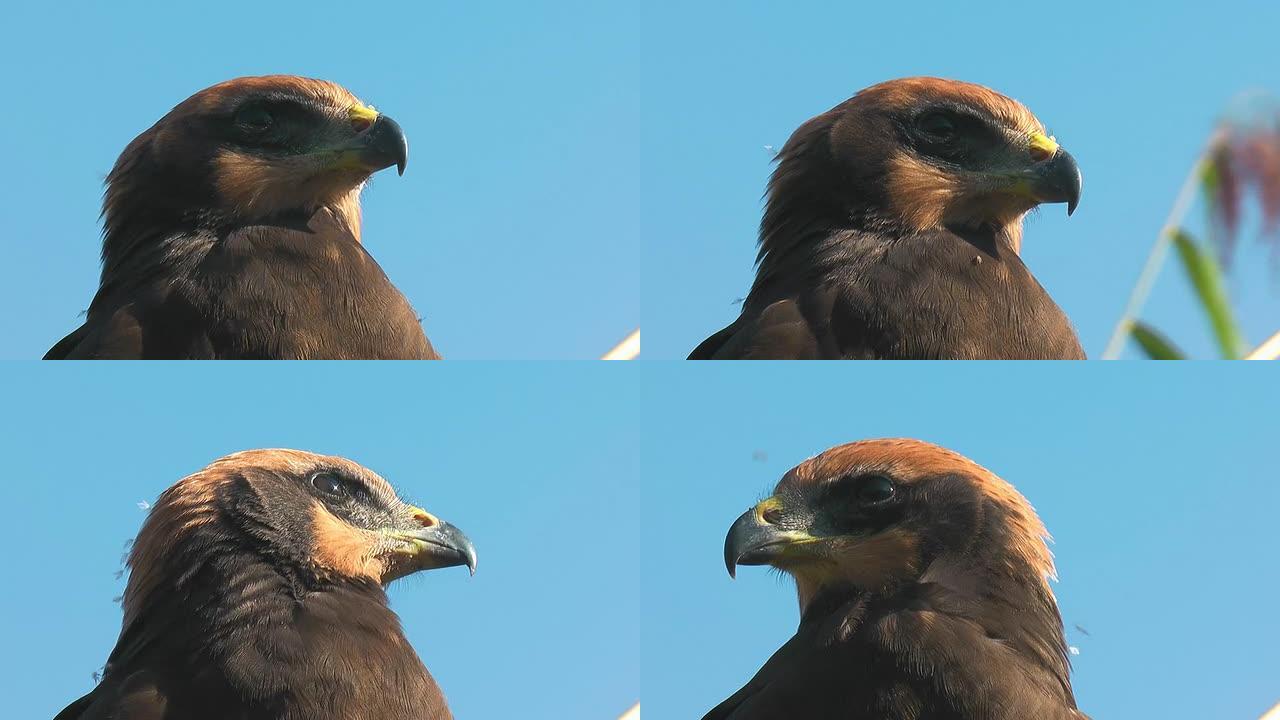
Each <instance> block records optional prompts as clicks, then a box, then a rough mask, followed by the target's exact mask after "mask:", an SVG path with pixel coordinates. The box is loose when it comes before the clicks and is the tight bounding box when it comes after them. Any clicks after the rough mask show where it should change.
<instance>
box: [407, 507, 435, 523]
mask: <svg viewBox="0 0 1280 720" xmlns="http://www.w3.org/2000/svg"><path fill="white" fill-rule="evenodd" d="M413 519H414V520H417V521H418V522H419V523H421V524H422V527H424V528H429V527H435V526H436V525H438V524H439V523H440V521H439V520H437V519H436V516H435V515H432V514H431V513H429V512H427V511H426V510H419V509H416V508H415V509H414V511H413Z"/></svg>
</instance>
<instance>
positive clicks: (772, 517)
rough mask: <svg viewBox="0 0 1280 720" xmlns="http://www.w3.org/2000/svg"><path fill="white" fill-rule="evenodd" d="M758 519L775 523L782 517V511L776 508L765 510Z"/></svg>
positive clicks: (771, 523)
mask: <svg viewBox="0 0 1280 720" xmlns="http://www.w3.org/2000/svg"><path fill="white" fill-rule="evenodd" d="M760 519H761V520H764V521H765V522H767V523H769V524H770V525H777V524H778V521H779V520H781V519H782V511H781V510H778V509H777V508H772V509H769V510H765V511H764V513H762V514H761V515H760Z"/></svg>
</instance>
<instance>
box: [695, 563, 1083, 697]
mask: <svg viewBox="0 0 1280 720" xmlns="http://www.w3.org/2000/svg"><path fill="white" fill-rule="evenodd" d="M971 607H973V605H972V603H970V602H969V601H967V600H965V599H963V598H958V597H956V596H954V595H953V594H951V593H949V592H947V591H946V590H945V589H942V588H937V587H927V588H923V589H921V591H920V592H917V593H913V594H910V595H906V596H903V597H899V598H894V599H892V600H890V601H870V602H868V601H866V600H865V599H860V600H853V601H848V602H844V603H842V604H840V605H838V606H837V607H835V608H834V609H833V610H831V611H829V612H826V613H819V614H817V617H813V618H811V617H808V616H806V619H805V620H804V621H803V622H802V623H801V625H800V627H799V629H798V630H797V631H796V634H795V635H794V636H792V638H791V639H790V640H788V641H787V643H786V644H784V645H783V646H782V647H781V648H779V649H778V651H777V652H775V653H774V654H773V656H772V657H770V658H769V660H768V661H767V662H766V663H765V665H764V666H763V667H762V668H761V669H760V671H759V672H758V673H757V674H756V675H755V677H753V678H752V679H751V681H750V682H749V683H747V685H746V686H744V687H743V688H742V689H741V690H739V691H738V692H736V693H734V694H733V695H732V696H730V697H729V698H728V699H727V700H725V701H724V702H723V703H721V704H720V705H719V706H717V707H716V708H715V709H713V710H712V711H711V712H710V713H708V714H707V715H706V716H705V718H704V720H765V719H766V718H776V717H792V718H796V719H797V720H805V719H807V718H827V717H842V718H867V719H870V718H877V719H880V718H910V717H930V718H954V719H955V720H1014V719H1015V718H1025V717H1038V718H1044V719H1045V720H1081V719H1082V718H1083V716H1082V715H1080V714H1079V712H1078V711H1077V710H1076V709H1075V707H1074V700H1072V699H1071V698H1070V697H1069V696H1068V697H1064V696H1063V695H1062V694H1061V693H1059V692H1058V691H1057V686H1056V684H1055V683H1054V681H1053V680H1052V679H1051V678H1046V677H1044V676H1043V673H1040V672H1038V670H1037V669H1035V668H1030V667H1028V666H1027V664H1026V659H1025V658H1023V657H1021V656H1020V655H1019V654H1018V652H1017V651H1016V649H1015V647H1014V646H1013V644H1011V643H1008V642H1006V641H1005V640H1004V639H1002V638H1000V637H997V636H993V635H992V634H991V633H990V632H988V630H987V629H986V628H984V626H983V624H982V623H981V622H979V621H978V620H977V619H976V618H974V617H973V616H971V615H970V614H969V608H971ZM997 676H998V677H1000V678H1002V680H1001V682H1000V683H998V684H992V683H990V682H989V679H990V678H991V677H997Z"/></svg>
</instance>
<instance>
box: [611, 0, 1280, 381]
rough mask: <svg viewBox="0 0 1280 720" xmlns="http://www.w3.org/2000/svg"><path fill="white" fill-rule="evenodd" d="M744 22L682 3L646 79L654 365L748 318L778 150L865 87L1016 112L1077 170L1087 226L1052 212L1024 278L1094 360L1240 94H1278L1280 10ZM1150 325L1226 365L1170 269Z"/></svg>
mask: <svg viewBox="0 0 1280 720" xmlns="http://www.w3.org/2000/svg"><path fill="white" fill-rule="evenodd" d="M732 8H733V9H732V10H730V9H729V8H728V6H726V5H724V4H721V3H692V4H683V3H682V4H681V5H680V10H678V11H670V12H668V13H667V14H666V16H665V17H664V18H663V19H662V21H661V22H659V23H657V24H656V25H655V27H654V28H652V32H653V33H654V37H653V38H652V43H651V47H650V48H649V49H648V50H646V51H645V52H644V54H643V59H642V60H637V62H642V63H643V65H644V74H643V78H642V82H643V86H644V92H643V97H644V98H645V103H644V113H643V116H642V118H641V125H642V126H643V128H644V131H645V133H646V136H647V137H649V141H648V143H647V145H648V147H647V149H646V151H645V152H644V153H643V154H642V162H643V167H642V170H641V171H640V173H639V175H640V177H642V178H644V181H645V186H646V188H647V189H648V197H649V198H650V201H649V203H648V205H647V207H646V212H645V213H644V214H643V215H642V216H641V224H642V227H643V228H644V230H643V233H642V234H643V236H644V237H645V238H646V239H648V240H649V242H650V246H649V247H650V250H649V252H648V253H647V254H646V256H645V261H644V273H643V278H644V280H643V282H644V285H643V287H644V288H645V297H644V303H645V307H644V328H645V338H644V339H645V356H646V357H648V358H651V359H652V358H672V357H684V356H685V355H687V354H688V352H689V351H690V350H691V349H693V347H694V346H695V345H696V344H697V343H698V342H700V341H701V340H702V339H703V338H705V337H706V336H707V335H709V334H711V333H712V332H714V331H715V330H718V329H720V328H721V327H723V326H724V325H726V324H728V323H729V322H730V321H731V320H732V319H733V318H734V317H736V316H737V314H738V306H737V305H736V304H735V302H734V301H735V300H736V299H738V298H741V297H743V296H744V295H745V294H746V292H747V290H748V288H749V286H750V283H751V278H752V277H753V276H754V271H753V267H752V263H753V261H754V259H755V239H756V228H757V225H758V223H759V219H760V211H761V208H762V204H761V196H762V194H763V192H764V188H765V182H766V180H767V178H768V175H769V172H770V171H771V169H772V167H773V166H772V163H771V160H772V154H771V153H770V152H768V151H766V149H765V146H773V147H775V148H777V147H781V146H782V145H783V143H785V142H786V140H787V137H788V136H789V135H790V134H791V132H792V131H793V130H794V129H795V128H796V127H797V126H799V125H800V124H801V123H802V122H804V121H805V120H806V119H808V118H810V117H812V116H814V115H817V114H818V113H821V112H823V111H825V110H827V109H829V108H830V107H832V106H834V105H836V104H837V103H839V102H841V101H842V100H844V99H846V98H848V97H849V96H851V95H852V94H854V93H855V92H856V91H857V90H859V89H861V88H863V87H866V86H868V85H871V84H873V83H876V82H879V81H882V80H887V79H890V78H895V77H902V76H909V75H940V76H944V77H952V78H958V79H963V80H969V81H973V82H978V83H983V84H986V85H989V86H991V87H994V88H996V89H997V90H999V91H1001V92H1004V93H1006V94H1008V95H1011V96H1012V97H1015V98H1017V99H1019V100H1021V101H1023V102H1024V103H1026V104H1027V105H1028V106H1029V107H1030V108H1031V109H1032V111H1034V112H1035V113H1036V114H1037V115H1038V116H1039V117H1040V118H1041V119H1042V120H1043V121H1044V122H1045V123H1046V124H1047V125H1048V126H1049V128H1050V130H1051V131H1052V132H1054V133H1055V134H1056V135H1057V137H1058V139H1059V140H1060V141H1061V142H1062V144H1063V145H1064V146H1065V147H1066V148H1068V149H1069V150H1070V151H1071V152H1072V153H1073V154H1074V155H1075V156H1076V158H1077V159H1078V160H1079V163H1080V166H1081V168H1082V169H1083V173H1084V196H1083V199H1082V201H1081V203H1080V207H1079V209H1078V210H1077V212H1076V214H1075V215H1074V216H1073V217H1071V218H1070V219H1068V218H1067V216H1066V212H1065V209H1064V207H1063V206H1061V205H1058V206H1049V207H1047V208H1045V209H1044V210H1043V211H1041V212H1040V213H1039V214H1038V215H1036V216H1033V217H1032V218H1030V220H1029V222H1028V224H1027V229H1026V242H1025V245H1024V258H1025V260H1026V262H1027V264H1028V265H1029V266H1030V268H1031V269H1032V271H1033V272H1035V274H1036V275H1037V277H1039V279H1040V280H1041V282H1042V283H1043V284H1044V285H1045V287H1046V288H1047V289H1048V290H1049V292H1050V293H1051V294H1052V295H1053V297H1054V298H1055V299H1056V300H1057V301H1058V303H1059V304H1060V305H1061V306H1062V307H1063V309H1064V310H1065V311H1066V312H1067V314H1068V315H1069V316H1070V317H1071V318H1072V320H1073V321H1074V322H1075V324H1076V326H1077V329H1078V330H1079V332H1080V336H1081V340H1082V342H1083V343H1084V346H1085V350H1086V351H1087V352H1088V353H1089V354H1090V355H1091V356H1097V355H1099V354H1101V352H1102V348H1103V346H1104V345H1105V343H1106V339H1107V336H1108V335H1109V334H1110V331H1111V328H1112V326H1113V325H1114V323H1115V321H1116V320H1117V318H1118V317H1119V315H1120V312H1121V309H1122V307H1123V306H1124V303H1125V300H1126V298H1127V296H1128V293H1129V290H1130V288H1131V287H1132V285H1133V283H1134V281H1135V280H1136V278H1137V275H1138V271H1139V268H1140V267H1141V265H1142V263H1143V260H1144V259H1145V257H1146V253H1147V250H1148V248H1149V246H1150V245H1151V242H1152V240H1153V238H1154V237H1155V235H1156V232H1157V230H1158V229H1159V228H1160V225H1161V223H1162V222H1163V221H1164V218H1165V215H1166V214H1167V212H1168V210H1169V207H1170V205H1171V204H1172V203H1173V199H1174V196H1175V195H1176V193H1177V191H1178V188H1179V186H1180V185H1181V183H1182V180H1183V178H1184V177H1185V175H1186V174H1187V171H1188V169H1189V168H1190V166H1191V164H1192V162H1193V161H1194V159H1195V157H1196V155H1197V153H1198V152H1199V149H1200V147H1201V146H1202V144H1203V142H1204V140H1205V139H1206V138H1207V136H1208V134H1209V132H1210V130H1211V128H1212V126H1213V123H1214V121H1215V119H1216V118H1217V117H1218V115H1219V113H1220V112H1221V110H1222V108H1223V106H1224V105H1225V104H1226V103H1227V102H1228V101H1229V100H1230V99H1231V98H1232V97H1233V96H1234V95H1235V94H1236V93H1238V92H1240V91H1242V90H1248V89H1256V88H1262V89H1266V90H1269V91H1271V92H1273V93H1278V92H1280V56H1277V54H1276V52H1275V39H1276V28H1277V27H1280V4H1278V3H1275V2H1272V1H1270V0H1222V1H1220V2H1173V3H1161V4H1160V5H1159V6H1158V7H1157V6H1151V5H1142V4H1126V3H1117V2H1100V1H1097V0H1081V1H1080V2H1073V3H1070V4H1066V5H1051V4H1050V5H1043V4H1042V5H1028V4H1027V3H1025V2H1017V3H1015V2H984V3H946V4H945V5H944V4H943V3H938V2H927V3H914V4H912V3H907V4H903V3H853V2H816V3H815V2H793V3H779V2H742V3H734V4H733V6H732ZM1192 229H1193V230H1198V226H1195V225H1193V227H1192ZM1255 250H1256V248H1255ZM1265 257H1266V253H1265V252H1256V251H1255V252H1252V253H1249V254H1248V255H1246V256H1243V257H1242V258H1241V259H1242V261H1243V263H1244V264H1245V265H1249V264H1252V265H1251V267H1248V268H1241V270H1240V272H1239V277H1238V278H1237V282H1236V287H1235V288H1234V289H1233V295H1234V297H1235V299H1236V301H1237V303H1238V304H1239V306H1240V309H1241V310H1240V312H1241V316H1242V317H1241V320H1242V323H1243V325H1244V327H1245V329H1246V334H1247V335H1248V337H1249V339H1250V340H1252V341H1253V342H1254V343H1257V342H1260V341H1261V340H1262V339H1263V338H1265V337H1267V336H1269V335H1270V334H1271V333H1274V332H1275V331H1276V330H1280V293H1277V292H1276V291H1274V290H1271V289H1268V288H1267V287H1265V285H1266V282H1265V281H1266V280H1267V273H1266V271H1265V268H1264V267H1262V266H1263V265H1265V262H1264V261H1265ZM1274 277H1275V276H1274V275H1272V278H1273V279H1274ZM1144 316H1145V317H1146V318H1147V319H1148V320H1150V321H1152V322H1153V323H1154V324H1156V325H1157V326H1158V327H1160V328H1162V329H1164V330H1165V331H1166V332H1167V333H1168V334H1169V335H1170V336H1172V337H1173V338H1174V339H1175V341H1177V342H1179V343H1181V344H1182V345H1183V346H1184V347H1185V349H1186V350H1187V351H1188V352H1190V353H1191V354H1193V355H1196V356H1200V357H1215V356H1216V352H1215V350H1214V348H1215V346H1214V345H1213V344H1212V341H1211V339H1210V337H1209V335H1208V333H1207V331H1206V328H1205V322H1204V320H1203V319H1202V317H1201V316H1200V315H1199V310H1198V307H1197V306H1195V305H1193V304H1192V303H1191V302H1190V301H1189V299H1188V297H1187V295H1186V287H1185V281H1184V280H1183V278H1182V271H1181V269H1180V268H1176V267H1173V266H1169V268H1168V269H1167V272H1166V275H1165V276H1164V277H1163V278H1162V282H1161V283H1160V284H1159V285H1158V286H1157V289H1156V292H1155V295H1154V296H1153V298H1152V302H1151V304H1150V309H1149V311H1148V312H1147V313H1144ZM1131 354H1132V353H1131Z"/></svg>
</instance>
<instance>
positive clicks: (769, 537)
mask: <svg viewBox="0 0 1280 720" xmlns="http://www.w3.org/2000/svg"><path fill="white" fill-rule="evenodd" d="M780 506H781V502H780V501H779V500H778V499H777V498H769V499H767V500H764V501H763V502H761V503H760V504H759V505H756V506H755V507H753V508H751V509H750V510H748V511H746V512H744V513H742V515H741V516H739V517H738V519H737V520H735V521H734V523H733V525H732V526H731V527H730V528H729V534H728V535H727V536H725V539H724V566H725V569H727V570H728V571H729V577H737V568H738V566H739V565H772V564H776V563H777V562H778V561H780V560H782V559H784V558H785V557H790V556H792V555H794V554H795V553H794V550H795V549H796V548H797V547H798V546H802V545H807V544H810V543H813V542H816V541H817V538H815V537H813V536H812V535H810V534H809V533H807V532H805V531H803V530H799V529H786V528H782V527H779V526H778V525H775V524H773V523H770V522H769V521H768V520H767V519H766V517H767V516H766V513H769V511H771V510H775V509H777V508H779V507H780Z"/></svg>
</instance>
